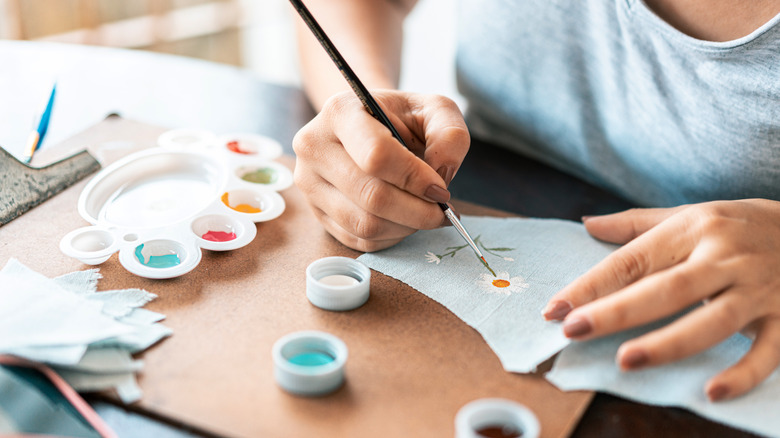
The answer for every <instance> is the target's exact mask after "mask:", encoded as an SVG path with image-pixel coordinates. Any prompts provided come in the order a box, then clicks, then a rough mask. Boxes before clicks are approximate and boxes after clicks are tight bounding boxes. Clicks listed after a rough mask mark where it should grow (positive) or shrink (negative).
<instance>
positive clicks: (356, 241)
mask: <svg viewBox="0 0 780 438" xmlns="http://www.w3.org/2000/svg"><path fill="white" fill-rule="evenodd" d="M315 214H316V215H317V216H318V219H319V221H320V223H322V226H323V227H324V228H325V231H327V232H328V233H329V234H330V235H331V236H333V237H334V238H335V239H336V240H338V241H339V242H341V243H343V244H344V245H346V246H348V247H350V248H352V249H355V250H357V251H363V252H373V251H379V250H382V249H385V248H389V247H391V246H393V245H395V244H397V243H398V242H400V241H401V240H403V237H399V238H388V239H366V238H364V237H360V236H357V235H355V234H352V232H350V231H348V230H347V229H345V228H344V227H342V225H341V224H340V223H338V222H337V221H335V220H334V219H333V218H331V217H330V216H328V215H326V214H324V212H322V210H318V211H315ZM412 232H414V230H412Z"/></svg>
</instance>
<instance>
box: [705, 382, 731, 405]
mask: <svg viewBox="0 0 780 438" xmlns="http://www.w3.org/2000/svg"><path fill="white" fill-rule="evenodd" d="M728 395H729V388H728V386H725V385H715V386H713V387H712V388H710V390H709V391H707V397H709V398H710V400H711V401H720V400H723V399H724V398H726V397H727V396H728Z"/></svg>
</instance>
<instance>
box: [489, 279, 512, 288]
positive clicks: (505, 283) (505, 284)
mask: <svg viewBox="0 0 780 438" xmlns="http://www.w3.org/2000/svg"><path fill="white" fill-rule="evenodd" d="M509 284H510V283H509V282H508V281H507V280H502V279H500V278H499V279H498V280H493V286H495V287H508V286H509Z"/></svg>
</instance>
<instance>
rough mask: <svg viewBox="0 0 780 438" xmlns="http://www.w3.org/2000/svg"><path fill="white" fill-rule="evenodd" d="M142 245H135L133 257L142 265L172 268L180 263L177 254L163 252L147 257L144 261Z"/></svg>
mask: <svg viewBox="0 0 780 438" xmlns="http://www.w3.org/2000/svg"><path fill="white" fill-rule="evenodd" d="M143 249H144V245H143V244H141V245H138V246H136V247H135V257H136V258H137V259H138V261H139V262H141V264H142V265H144V266H148V267H150V268H172V267H174V266H176V265H178V264H180V263H181V260H179V255H178V254H165V255H154V256H150V257H149V261H148V262H147V261H145V260H146V258H145V257H144V254H143V252H142V251H143Z"/></svg>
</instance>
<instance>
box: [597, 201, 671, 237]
mask: <svg viewBox="0 0 780 438" xmlns="http://www.w3.org/2000/svg"><path fill="white" fill-rule="evenodd" d="M683 208H685V206H681V207H674V208H641V209H640V208H635V209H631V210H626V211H622V212H620V213H615V214H608V215H603V216H588V217H585V218H583V220H582V223H583V224H584V225H585V228H586V229H587V230H588V233H590V235H591V236H593V237H595V238H597V239H599V240H603V241H605V242H611V243H619V244H623V243H627V242H630V241H632V240H634V239H635V238H636V237H638V236H640V235H642V234H643V233H645V232H646V231H647V230H649V229H651V228H653V227H655V226H656V225H658V224H660V223H661V222H663V221H664V220H666V219H668V218H669V217H671V216H672V215H673V214H675V213H677V212H679V211H680V210H681V209H683Z"/></svg>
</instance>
